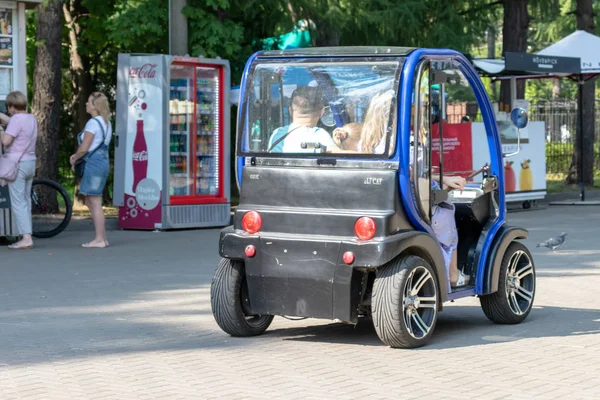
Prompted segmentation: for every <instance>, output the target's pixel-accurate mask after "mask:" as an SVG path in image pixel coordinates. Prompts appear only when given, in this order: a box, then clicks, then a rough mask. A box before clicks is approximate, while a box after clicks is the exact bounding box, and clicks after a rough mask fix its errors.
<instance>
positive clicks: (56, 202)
mask: <svg viewBox="0 0 600 400" xmlns="http://www.w3.org/2000/svg"><path fill="white" fill-rule="evenodd" d="M72 213H73V203H72V202H71V198H70V197H69V195H68V194H67V191H66V190H65V189H64V188H63V187H62V186H61V185H59V184H58V183H57V182H54V181H51V180H48V179H36V180H34V181H33V185H32V187H31V222H32V231H33V232H32V235H33V236H34V237H36V238H49V237H52V236H56V235H58V234H59V233H61V232H62V231H64V230H65V228H66V227H67V225H69V222H71V214H72Z"/></svg>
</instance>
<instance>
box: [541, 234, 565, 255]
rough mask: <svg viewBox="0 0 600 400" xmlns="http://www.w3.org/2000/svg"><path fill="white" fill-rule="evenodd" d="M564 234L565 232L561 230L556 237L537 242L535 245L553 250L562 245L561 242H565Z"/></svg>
mask: <svg viewBox="0 0 600 400" xmlns="http://www.w3.org/2000/svg"><path fill="white" fill-rule="evenodd" d="M565 236H567V232H562V233H561V234H560V235H558V236H556V237H553V238H550V239H548V240H546V241H544V242H542V243H538V245H537V246H535V247H547V248H549V249H552V251H555V250H556V249H558V248H559V247H560V246H562V245H563V243H564V242H565Z"/></svg>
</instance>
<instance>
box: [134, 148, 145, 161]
mask: <svg viewBox="0 0 600 400" xmlns="http://www.w3.org/2000/svg"><path fill="white" fill-rule="evenodd" d="M133 161H148V151H146V150H142V151H134V152H133Z"/></svg>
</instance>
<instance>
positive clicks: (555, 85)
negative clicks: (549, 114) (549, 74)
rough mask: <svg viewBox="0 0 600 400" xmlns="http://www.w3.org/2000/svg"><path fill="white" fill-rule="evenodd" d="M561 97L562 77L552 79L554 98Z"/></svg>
mask: <svg viewBox="0 0 600 400" xmlns="http://www.w3.org/2000/svg"><path fill="white" fill-rule="evenodd" d="M558 99H560V79H552V100H558Z"/></svg>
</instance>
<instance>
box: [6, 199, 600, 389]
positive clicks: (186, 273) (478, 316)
mask: <svg viewBox="0 0 600 400" xmlns="http://www.w3.org/2000/svg"><path fill="white" fill-rule="evenodd" d="M509 219H510V223H512V224H515V225H521V226H524V227H526V228H527V229H528V230H529V232H530V238H529V239H528V240H526V241H525V243H526V244H527V246H528V247H529V248H530V249H531V250H532V252H533V255H534V260H535V262H536V268H537V278H538V279H537V285H538V288H537V295H536V298H535V308H534V310H533V311H532V313H531V314H530V316H529V318H528V319H527V320H526V321H525V322H524V323H523V324H520V325H513V326H500V325H495V324H492V323H491V322H489V321H488V320H487V318H486V317H485V316H484V314H483V312H482V311H481V308H480V307H479V301H478V299H477V298H469V299H464V300H459V301H456V302H455V303H449V304H447V307H445V309H444V311H443V312H442V313H441V314H440V317H439V320H438V324H437V327H436V330H435V332H434V335H433V337H432V340H431V341H430V343H429V345H428V346H426V347H424V348H421V349H417V350H394V349H390V348H388V347H385V346H384V345H383V344H382V343H381V342H380V341H379V339H378V338H377V336H376V334H375V331H374V329H373V327H372V325H371V324H370V323H369V321H361V323H359V324H358V325H357V326H356V327H354V326H351V325H343V324H333V323H330V322H329V321H320V320H311V319H308V320H302V321H290V320H286V319H283V318H275V321H274V323H273V325H272V326H271V328H270V329H269V330H268V331H267V333H266V334H265V335H263V336H260V337H255V338H250V339H240V338H231V337H229V336H227V335H225V334H224V333H223V332H222V331H221V330H220V329H219V328H218V327H217V325H216V323H215V322H214V320H213V318H212V314H211V309H210V301H209V290H210V281H211V278H212V273H213V270H214V267H215V265H216V263H217V261H218V254H217V242H218V232H219V230H218V229H211V230H188V231H174V232H160V233H155V232H136V231H118V230H116V229H113V230H111V231H110V232H109V240H110V242H111V247H110V248H109V249H83V248H81V247H80V244H81V243H83V242H85V241H88V240H89V239H91V237H92V226H91V222H90V221H87V220H86V221H76V222H73V223H72V225H71V227H70V228H69V230H68V231H66V232H64V233H63V234H61V235H60V236H58V237H56V238H53V239H46V240H37V241H36V243H35V245H36V246H35V248H34V249H33V250H26V251H10V250H8V249H7V248H5V247H3V248H0V260H1V264H0V399H2V400H8V399H17V398H19V399H21V398H22V399H62V398H64V399H96V398H107V399H150V398H165V399H206V398H232V399H243V398H257V399H265V398H273V399H276V398H285V399H294V398H298V399H308V398H314V399H332V398H340V399H353V398H356V399H359V398H360V399H374V398H389V399H405V398H407V399H408V398H415V399H417V398H418V399H423V398H432V399H439V398H461V399H467V398H468V399H479V398H485V399H494V398H523V399H524V398H536V397H539V398H545V399H550V398H570V399H574V398H589V399H598V398H600V335H599V333H600V296H599V295H598V293H599V288H600V246H599V244H598V241H599V236H600V235H599V234H598V233H599V229H598V228H597V226H598V224H600V207H593V206H587V207H585V206H582V207H550V208H548V209H542V210H535V211H528V212H520V213H511V214H509ZM111 224H112V225H114V221H111ZM561 231H566V232H568V237H567V241H566V244H565V246H564V247H563V248H562V249H561V250H560V251H558V252H557V253H552V252H551V251H549V250H548V249H545V248H536V247H535V244H536V243H537V242H539V241H542V240H545V239H547V238H549V237H550V236H555V235H556V234H558V233H560V232H561Z"/></svg>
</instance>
